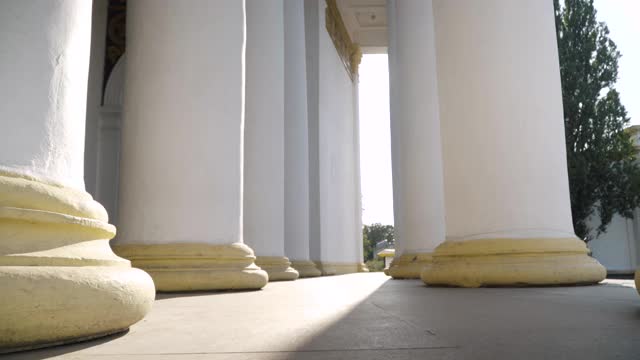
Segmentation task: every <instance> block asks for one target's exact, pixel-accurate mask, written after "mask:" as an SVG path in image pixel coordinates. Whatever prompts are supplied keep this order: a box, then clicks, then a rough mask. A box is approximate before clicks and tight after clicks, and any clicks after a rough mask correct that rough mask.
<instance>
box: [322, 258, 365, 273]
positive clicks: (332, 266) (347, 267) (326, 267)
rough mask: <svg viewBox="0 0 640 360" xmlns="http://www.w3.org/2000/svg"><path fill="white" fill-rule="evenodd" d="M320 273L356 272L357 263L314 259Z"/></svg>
mask: <svg viewBox="0 0 640 360" xmlns="http://www.w3.org/2000/svg"><path fill="white" fill-rule="evenodd" d="M314 263H315V264H316V266H317V267H318V269H319V270H320V272H321V273H322V275H323V276H324V275H343V274H352V273H357V272H358V266H359V263H343V262H325V261H314Z"/></svg>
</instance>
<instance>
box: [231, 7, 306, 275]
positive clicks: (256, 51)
mask: <svg viewBox="0 0 640 360" xmlns="http://www.w3.org/2000/svg"><path fill="white" fill-rule="evenodd" d="M283 12H284V5H283V2H282V0H272V1H263V0H247V62H246V69H247V83H246V85H247V102H246V121H245V128H244V130H245V132H244V134H245V141H244V148H245V151H244V171H245V176H244V239H245V241H246V243H247V244H248V245H249V246H251V247H253V249H254V251H255V252H256V255H257V256H258V258H257V260H256V264H258V266H260V267H261V268H262V269H264V270H265V271H266V272H267V273H268V274H269V280H294V279H297V278H298V272H297V271H296V270H294V269H293V268H291V263H290V262H289V259H288V258H287V257H286V256H285V254H284V235H285V232H284V223H285V220H284V212H285V206H284V201H285V194H284V172H285V168H284V161H285V158H284V147H285V146H284V133H285V128H284V116H285V115H284V113H285V111H284V91H285V90H284V15H283Z"/></svg>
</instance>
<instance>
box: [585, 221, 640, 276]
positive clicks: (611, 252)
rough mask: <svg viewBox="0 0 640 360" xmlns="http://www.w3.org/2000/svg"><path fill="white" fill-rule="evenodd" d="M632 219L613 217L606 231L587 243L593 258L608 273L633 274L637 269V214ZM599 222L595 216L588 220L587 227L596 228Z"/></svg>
mask: <svg viewBox="0 0 640 360" xmlns="http://www.w3.org/2000/svg"><path fill="white" fill-rule="evenodd" d="M639 211H640V210H636V216H635V218H633V219H626V218H623V217H622V216H620V215H614V217H613V219H612V220H611V223H610V224H609V226H608V227H607V231H606V232H605V233H603V234H601V235H600V236H598V237H597V238H595V239H593V240H591V241H590V242H589V248H590V249H591V251H592V255H593V257H595V258H596V259H598V261H599V262H600V263H601V264H602V265H603V266H604V267H605V268H607V271H608V272H609V273H626V274H633V273H634V272H635V270H636V268H637V267H638V258H637V248H638V246H637V240H636V239H637V235H638V230H640V229H638V226H639V225H640V224H639V223H638V220H637V219H638V215H640V214H638V212H639ZM599 224H600V221H599V219H598V217H597V216H595V217H593V218H591V219H590V220H589V226H591V227H592V228H595V227H597V226H598V225H599Z"/></svg>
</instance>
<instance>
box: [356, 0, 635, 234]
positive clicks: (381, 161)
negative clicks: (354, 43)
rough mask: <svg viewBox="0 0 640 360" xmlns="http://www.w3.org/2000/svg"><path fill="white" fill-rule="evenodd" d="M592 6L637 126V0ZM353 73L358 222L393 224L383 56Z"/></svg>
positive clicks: (603, 0) (598, 1)
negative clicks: (612, 47)
mask: <svg viewBox="0 0 640 360" xmlns="http://www.w3.org/2000/svg"><path fill="white" fill-rule="evenodd" d="M595 5H596V9H597V11H598V14H597V18H598V21H604V22H606V23H607V26H608V27H609V31H610V34H609V37H610V38H611V39H612V40H613V41H614V42H615V43H616V45H617V46H618V50H620V52H621V53H622V58H621V59H620V61H619V63H618V66H619V67H618V82H617V86H616V88H617V89H618V91H619V92H620V98H621V100H622V104H623V105H624V106H625V107H626V109H627V113H628V116H629V117H630V118H631V125H640V0H595ZM358 72H359V73H360V85H359V89H360V93H359V96H360V105H359V106H360V172H361V181H362V222H363V223H364V224H372V223H382V224H393V190H392V179H391V142H390V135H389V71H388V65H387V55H386V54H382V55H380V54H375V55H373V54H367V55H364V56H363V59H362V63H361V64H360V67H359V69H358Z"/></svg>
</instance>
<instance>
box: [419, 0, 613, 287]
mask: <svg viewBox="0 0 640 360" xmlns="http://www.w3.org/2000/svg"><path fill="white" fill-rule="evenodd" d="M433 5H434V6H433V7H434V14H435V21H436V43H437V48H436V54H437V59H438V84H439V90H440V91H439V95H440V116H441V119H442V133H443V153H444V178H445V198H446V221H447V238H446V241H445V242H444V243H443V244H442V245H440V246H439V247H438V248H437V249H436V251H435V254H434V263H433V265H432V266H431V267H429V268H426V269H425V270H424V271H423V273H422V279H423V280H424V281H425V282H426V283H427V284H433V285H438V284H443V285H457V286H467V287H475V286H483V285H486V286H491V285H497V286H508V285H558V284H590V283H597V282H599V281H601V280H602V279H604V277H605V275H606V272H605V269H604V268H603V267H602V266H601V265H600V264H599V263H598V262H597V261H596V260H595V259H593V258H591V257H589V255H588V249H587V247H586V246H585V243H584V242H583V241H582V240H580V239H578V238H577V237H576V236H575V234H574V230H573V226H572V221H571V208H570V201H569V182H568V177H567V163H566V152H565V142H564V127H563V118H562V97H561V96H562V94H561V88H560V71H559V65H558V54H557V46H556V34H555V30H554V13H553V4H552V3H551V2H547V1H522V2H514V1H510V0H491V1H483V2H477V1H473V0H461V1H442V0H436V1H434V4H433Z"/></svg>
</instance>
